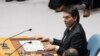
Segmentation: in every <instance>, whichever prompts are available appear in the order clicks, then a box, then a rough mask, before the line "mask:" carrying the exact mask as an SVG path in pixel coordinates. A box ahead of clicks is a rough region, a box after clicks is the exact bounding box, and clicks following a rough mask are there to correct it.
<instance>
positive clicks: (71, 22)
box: [63, 12, 76, 28]
mask: <svg viewBox="0 0 100 56" xmlns="http://www.w3.org/2000/svg"><path fill="white" fill-rule="evenodd" d="M63 18H64V23H65V25H66V27H68V28H69V27H72V26H73V25H74V24H75V22H76V17H72V16H71V14H69V13H66V12H64V15H63Z"/></svg>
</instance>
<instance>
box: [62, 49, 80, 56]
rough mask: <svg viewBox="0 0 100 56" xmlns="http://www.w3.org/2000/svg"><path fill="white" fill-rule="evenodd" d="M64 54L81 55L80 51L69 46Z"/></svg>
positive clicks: (67, 55) (64, 55) (66, 55)
mask: <svg viewBox="0 0 100 56" xmlns="http://www.w3.org/2000/svg"><path fill="white" fill-rule="evenodd" d="M63 56H79V54H78V51H77V50H76V49H74V48H69V49H68V50H66V51H65V52H64V53H63Z"/></svg>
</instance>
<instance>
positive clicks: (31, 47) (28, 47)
mask: <svg viewBox="0 0 100 56" xmlns="http://www.w3.org/2000/svg"><path fill="white" fill-rule="evenodd" d="M19 42H20V44H21V45H23V48H24V50H25V51H27V52H30V51H38V50H43V44H42V43H41V42H40V41H39V40H33V41H31V42H32V43H28V42H30V41H27V40H25V41H19Z"/></svg>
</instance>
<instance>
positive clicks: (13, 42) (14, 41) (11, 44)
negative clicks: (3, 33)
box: [0, 36, 57, 56]
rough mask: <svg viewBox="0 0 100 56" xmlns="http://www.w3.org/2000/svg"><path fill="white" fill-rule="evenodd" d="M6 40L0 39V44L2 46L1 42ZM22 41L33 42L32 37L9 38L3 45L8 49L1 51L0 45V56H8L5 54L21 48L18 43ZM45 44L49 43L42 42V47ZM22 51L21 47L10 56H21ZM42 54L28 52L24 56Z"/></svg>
mask: <svg viewBox="0 0 100 56" xmlns="http://www.w3.org/2000/svg"><path fill="white" fill-rule="evenodd" d="M5 39H7V38H4V37H1V38H0V44H2V42H3V41H4V40H5ZM22 40H34V38H32V37H27V36H21V37H15V38H11V39H8V40H7V41H6V42H5V43H6V44H7V46H8V49H3V48H2V45H0V56H8V54H7V53H12V52H13V51H14V50H16V49H17V48H18V47H20V46H21V44H20V43H19V41H22ZM46 44H50V43H49V42H43V45H46ZM22 50H24V48H23V47H21V48H20V49H18V50H17V51H16V52H14V53H13V54H12V55H11V56H22V55H21V54H22ZM42 53H45V52H44V51H37V52H28V53H26V54H27V55H25V56H41V54H42ZM50 53H53V54H54V56H57V54H56V52H55V51H50ZM6 54H7V55H6Z"/></svg>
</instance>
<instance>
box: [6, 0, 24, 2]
mask: <svg viewBox="0 0 100 56" xmlns="http://www.w3.org/2000/svg"><path fill="white" fill-rule="evenodd" d="M11 1H13V0H6V2H11ZM16 1H25V0H16Z"/></svg>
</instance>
